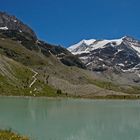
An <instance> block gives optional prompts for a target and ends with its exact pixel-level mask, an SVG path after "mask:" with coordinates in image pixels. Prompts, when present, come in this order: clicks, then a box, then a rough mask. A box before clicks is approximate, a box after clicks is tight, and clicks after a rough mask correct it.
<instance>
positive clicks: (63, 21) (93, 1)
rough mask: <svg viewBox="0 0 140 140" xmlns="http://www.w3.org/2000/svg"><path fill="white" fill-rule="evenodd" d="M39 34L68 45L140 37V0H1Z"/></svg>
mask: <svg viewBox="0 0 140 140" xmlns="http://www.w3.org/2000/svg"><path fill="white" fill-rule="evenodd" d="M0 9H1V11H6V12H8V13H10V14H12V15H15V16H17V17H18V18H20V19H21V20H22V21H23V22H24V23H26V24H28V25H29V26H31V27H32V28H33V29H34V31H35V32H36V33H37V35H38V37H39V38H40V39H42V40H45V41H47V42H49V43H53V44H60V45H63V46H65V47H67V46H69V45H71V44H74V43H76V42H78V41H80V40H81V39H90V38H97V39H103V38H106V39H112V38H120V37H122V36H124V35H130V36H133V37H135V38H138V39H140V0H0Z"/></svg>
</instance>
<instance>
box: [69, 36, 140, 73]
mask: <svg viewBox="0 0 140 140" xmlns="http://www.w3.org/2000/svg"><path fill="white" fill-rule="evenodd" d="M68 50H69V51H70V52H72V53H73V54H74V55H77V56H79V58H80V59H81V60H82V62H83V63H84V64H85V65H86V67H87V68H88V69H90V70H93V71H100V72H101V71H102V72H103V71H106V70H110V69H113V70H114V69H115V70H119V71H122V72H126V71H134V70H137V71H138V70H139V69H140V41H138V40H136V39H134V38H132V37H128V36H125V37H122V38H120V39H114V40H96V39H90V40H82V41H80V42H79V43H77V44H75V45H72V46H70V47H69V48H68Z"/></svg>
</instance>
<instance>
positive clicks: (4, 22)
mask: <svg viewBox="0 0 140 140" xmlns="http://www.w3.org/2000/svg"><path fill="white" fill-rule="evenodd" d="M0 30H15V31H19V32H24V33H28V34H29V35H31V36H32V37H33V38H34V39H37V37H36V34H35V32H34V31H33V30H32V29H31V28H30V27H29V26H27V25H26V24H24V23H23V22H22V21H20V20H19V19H18V18H16V17H15V16H12V15H9V14H7V13H6V12H0Z"/></svg>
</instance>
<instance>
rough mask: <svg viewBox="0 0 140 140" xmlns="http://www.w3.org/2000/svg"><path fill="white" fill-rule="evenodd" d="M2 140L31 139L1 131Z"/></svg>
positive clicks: (0, 137) (0, 138)
mask: <svg viewBox="0 0 140 140" xmlns="http://www.w3.org/2000/svg"><path fill="white" fill-rule="evenodd" d="M0 140H29V138H27V137H23V136H20V135H18V134H15V133H13V132H11V131H8V130H0Z"/></svg>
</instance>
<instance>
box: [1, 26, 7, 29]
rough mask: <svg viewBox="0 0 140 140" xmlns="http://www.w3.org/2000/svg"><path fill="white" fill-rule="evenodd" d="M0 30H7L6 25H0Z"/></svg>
mask: <svg viewBox="0 0 140 140" xmlns="http://www.w3.org/2000/svg"><path fill="white" fill-rule="evenodd" d="M0 30H8V27H7V26H5V27H0Z"/></svg>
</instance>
